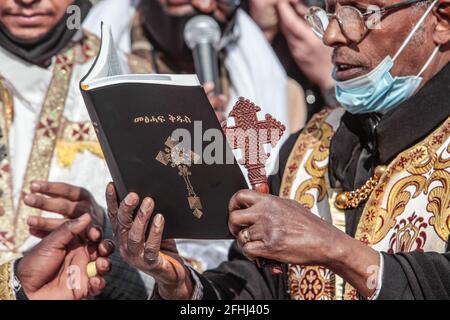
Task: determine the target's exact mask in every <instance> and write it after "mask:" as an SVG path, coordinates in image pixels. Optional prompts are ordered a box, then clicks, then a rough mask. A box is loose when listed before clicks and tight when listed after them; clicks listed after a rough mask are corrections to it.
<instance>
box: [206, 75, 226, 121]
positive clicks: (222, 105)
mask: <svg viewBox="0 0 450 320" xmlns="http://www.w3.org/2000/svg"><path fill="white" fill-rule="evenodd" d="M203 89H204V90H205V92H206V95H207V96H208V99H209V103H210V104H211V106H212V107H213V109H214V112H215V113H216V117H217V120H219V122H220V123H222V122H224V121H226V120H227V117H226V116H225V111H226V108H227V103H228V99H227V98H226V97H225V95H223V94H221V95H219V96H215V95H214V84H212V83H206V84H205V85H204V86H203Z"/></svg>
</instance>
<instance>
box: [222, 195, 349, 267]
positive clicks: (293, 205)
mask: <svg viewBox="0 0 450 320" xmlns="http://www.w3.org/2000/svg"><path fill="white" fill-rule="evenodd" d="M229 209H230V217H229V227H230V231H231V232H232V234H233V235H234V236H235V237H236V238H237V239H238V243H239V245H240V246H241V247H242V250H243V252H244V254H245V255H246V256H247V257H249V258H250V259H252V260H253V259H255V258H260V257H261V258H267V259H271V260H275V261H279V262H282V263H290V264H299V265H323V266H326V265H327V264H329V263H330V261H331V260H332V259H333V252H334V250H333V245H334V244H335V243H336V241H337V239H339V238H340V237H342V236H344V235H345V234H343V233H342V232H341V231H339V230H338V229H336V228H335V227H333V226H332V225H330V224H329V223H327V222H325V221H324V220H322V219H320V218H318V217H317V216H315V215H314V214H312V213H311V212H310V211H309V210H308V209H305V208H304V207H302V206H301V205H299V204H298V203H297V202H295V201H292V200H285V199H281V198H279V197H276V196H272V195H267V194H261V193H258V192H255V191H250V190H242V191H239V192H238V193H236V194H235V195H234V196H233V197H232V199H231V200H230V208H229ZM243 227H244V229H243ZM245 229H247V230H248V236H249V238H250V240H251V241H250V242H247V243H246V241H248V239H246V238H245V233H244V231H243V230H245Z"/></svg>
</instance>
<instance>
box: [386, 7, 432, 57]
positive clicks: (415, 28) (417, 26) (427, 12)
mask: <svg viewBox="0 0 450 320" xmlns="http://www.w3.org/2000/svg"><path fill="white" fill-rule="evenodd" d="M437 2H438V0H434V1H433V3H432V4H431V5H430V6H429V7H428V9H427V11H426V12H425V13H424V15H423V16H422V18H420V20H419V21H418V22H417V24H416V26H415V27H414V28H413V29H412V31H411V32H410V33H409V35H408V37H407V38H406V40H405V41H404V42H403V44H402V46H401V47H400V49H399V50H398V51H397V54H396V55H395V56H394V58H393V59H392V60H393V61H395V60H397V58H398V56H399V55H400V54H401V53H402V52H403V50H404V49H405V48H406V46H407V45H408V44H409V41H411V39H412V37H413V36H414V34H415V33H416V32H417V30H419V28H420V27H421V26H422V24H423V23H424V22H425V19H426V18H427V17H428V15H429V14H430V12H431V10H433V8H434V6H435V5H436V3H437Z"/></svg>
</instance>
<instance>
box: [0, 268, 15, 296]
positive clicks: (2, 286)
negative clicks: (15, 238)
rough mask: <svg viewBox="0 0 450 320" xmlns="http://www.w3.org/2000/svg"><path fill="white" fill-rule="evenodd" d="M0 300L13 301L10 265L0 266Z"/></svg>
mask: <svg viewBox="0 0 450 320" xmlns="http://www.w3.org/2000/svg"><path fill="white" fill-rule="evenodd" d="M0 300H14V295H13V292H12V289H11V265H10V264H9V263H6V264H4V265H1V266H0Z"/></svg>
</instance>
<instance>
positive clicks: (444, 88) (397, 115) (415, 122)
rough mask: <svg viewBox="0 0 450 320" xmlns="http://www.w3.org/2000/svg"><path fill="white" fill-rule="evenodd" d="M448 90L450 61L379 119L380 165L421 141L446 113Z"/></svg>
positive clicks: (449, 85)
mask: <svg viewBox="0 0 450 320" xmlns="http://www.w3.org/2000/svg"><path fill="white" fill-rule="evenodd" d="M449 93H450V64H448V65H447V66H446V67H445V68H444V69H443V70H442V71H441V72H439V73H438V74H437V75H436V76H435V77H434V78H432V79H431V80H430V81H428V83H427V84H426V85H425V86H424V87H423V88H422V89H421V90H420V91H419V92H418V93H417V94H416V95H415V96H414V97H412V98H411V99H409V100H407V101H406V102H404V103H403V104H402V105H401V106H399V107H398V108H396V109H394V110H392V111H391V112H389V113H387V114H386V115H385V116H384V117H383V118H382V120H381V122H380V123H379V125H378V127H377V129H376V134H377V140H378V153H379V157H380V162H381V163H382V164H387V163H388V162H390V161H392V160H393V158H394V157H395V156H396V155H397V154H399V153H400V152H401V151H403V150H405V149H406V148H408V147H410V146H413V145H414V144H416V143H418V142H419V141H421V140H423V139H424V138H425V137H426V136H428V135H429V134H430V133H431V132H432V131H434V130H435V129H436V128H437V127H438V126H439V125H440V124H442V123H443V122H444V121H445V120H446V119H447V118H448V117H449V116H450V103H449V102H450V101H449V97H448V95H449Z"/></svg>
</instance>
